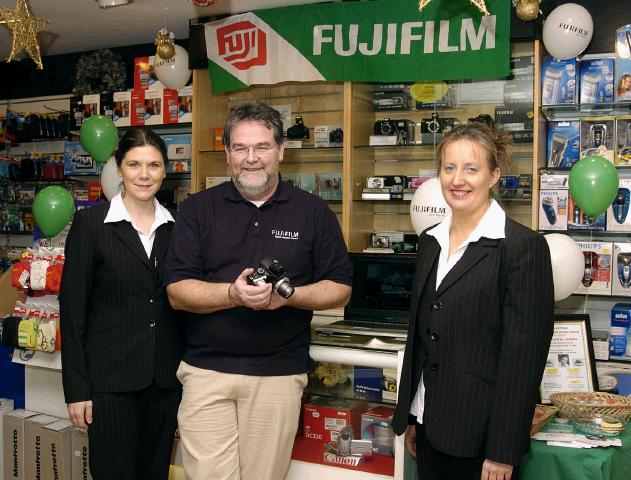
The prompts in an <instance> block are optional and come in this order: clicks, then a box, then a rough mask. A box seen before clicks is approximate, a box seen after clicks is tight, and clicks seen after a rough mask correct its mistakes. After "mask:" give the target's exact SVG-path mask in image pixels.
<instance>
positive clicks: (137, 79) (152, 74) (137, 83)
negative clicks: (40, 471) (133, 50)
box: [134, 55, 162, 90]
mask: <svg viewBox="0 0 631 480" xmlns="http://www.w3.org/2000/svg"><path fill="white" fill-rule="evenodd" d="M153 63H154V57H153V55H152V56H150V57H136V58H134V90H147V89H149V88H162V84H161V83H160V81H159V80H158V76H157V75H156V71H155V69H154V66H153Z"/></svg>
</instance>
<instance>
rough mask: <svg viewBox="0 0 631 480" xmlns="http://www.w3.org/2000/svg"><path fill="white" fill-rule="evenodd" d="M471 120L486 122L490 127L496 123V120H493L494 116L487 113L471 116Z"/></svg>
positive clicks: (472, 121)
mask: <svg viewBox="0 0 631 480" xmlns="http://www.w3.org/2000/svg"><path fill="white" fill-rule="evenodd" d="M469 122H470V123H486V124H487V125H488V126H489V127H492V126H493V125H495V120H493V117H492V116H491V115H488V114H486V113H482V114H480V115H478V116H477V117H473V118H470V119H469Z"/></svg>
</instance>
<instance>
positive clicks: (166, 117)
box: [162, 88, 178, 124]
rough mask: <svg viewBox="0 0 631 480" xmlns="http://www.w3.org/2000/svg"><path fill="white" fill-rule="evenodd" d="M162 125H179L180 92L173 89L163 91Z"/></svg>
mask: <svg viewBox="0 0 631 480" xmlns="http://www.w3.org/2000/svg"><path fill="white" fill-rule="evenodd" d="M162 95H163V98H162V105H163V107H162V123H164V124H172V123H178V92H177V90H173V89H171V88H165V89H164V90H163V91H162Z"/></svg>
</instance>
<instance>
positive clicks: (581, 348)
mask: <svg viewBox="0 0 631 480" xmlns="http://www.w3.org/2000/svg"><path fill="white" fill-rule="evenodd" d="M596 390H598V379H597V375H596V362H595V359H594V347H593V344H592V333H591V328H590V325H589V315H556V316H555V319H554V334H553V335H552V341H551V342H550V350H549V351H548V358H547V359H546V368H545V370H544V372H543V378H542V380H541V387H540V394H541V402H542V403H550V395H552V394H553V393H560V392H594V391H596Z"/></svg>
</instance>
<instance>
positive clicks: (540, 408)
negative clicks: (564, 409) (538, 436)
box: [530, 405, 559, 437]
mask: <svg viewBox="0 0 631 480" xmlns="http://www.w3.org/2000/svg"><path fill="white" fill-rule="evenodd" d="M558 411H559V409H558V408H556V407H551V406H549V405H537V406H536V407H535V414H534V416H533V417H532V426H531V427H530V436H531V437H532V436H533V435H534V434H535V433H537V432H540V431H541V429H542V428H543V427H545V426H546V424H547V423H548V422H549V421H550V419H551V418H552V417H554V415H555V414H556V413H557V412H558Z"/></svg>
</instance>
